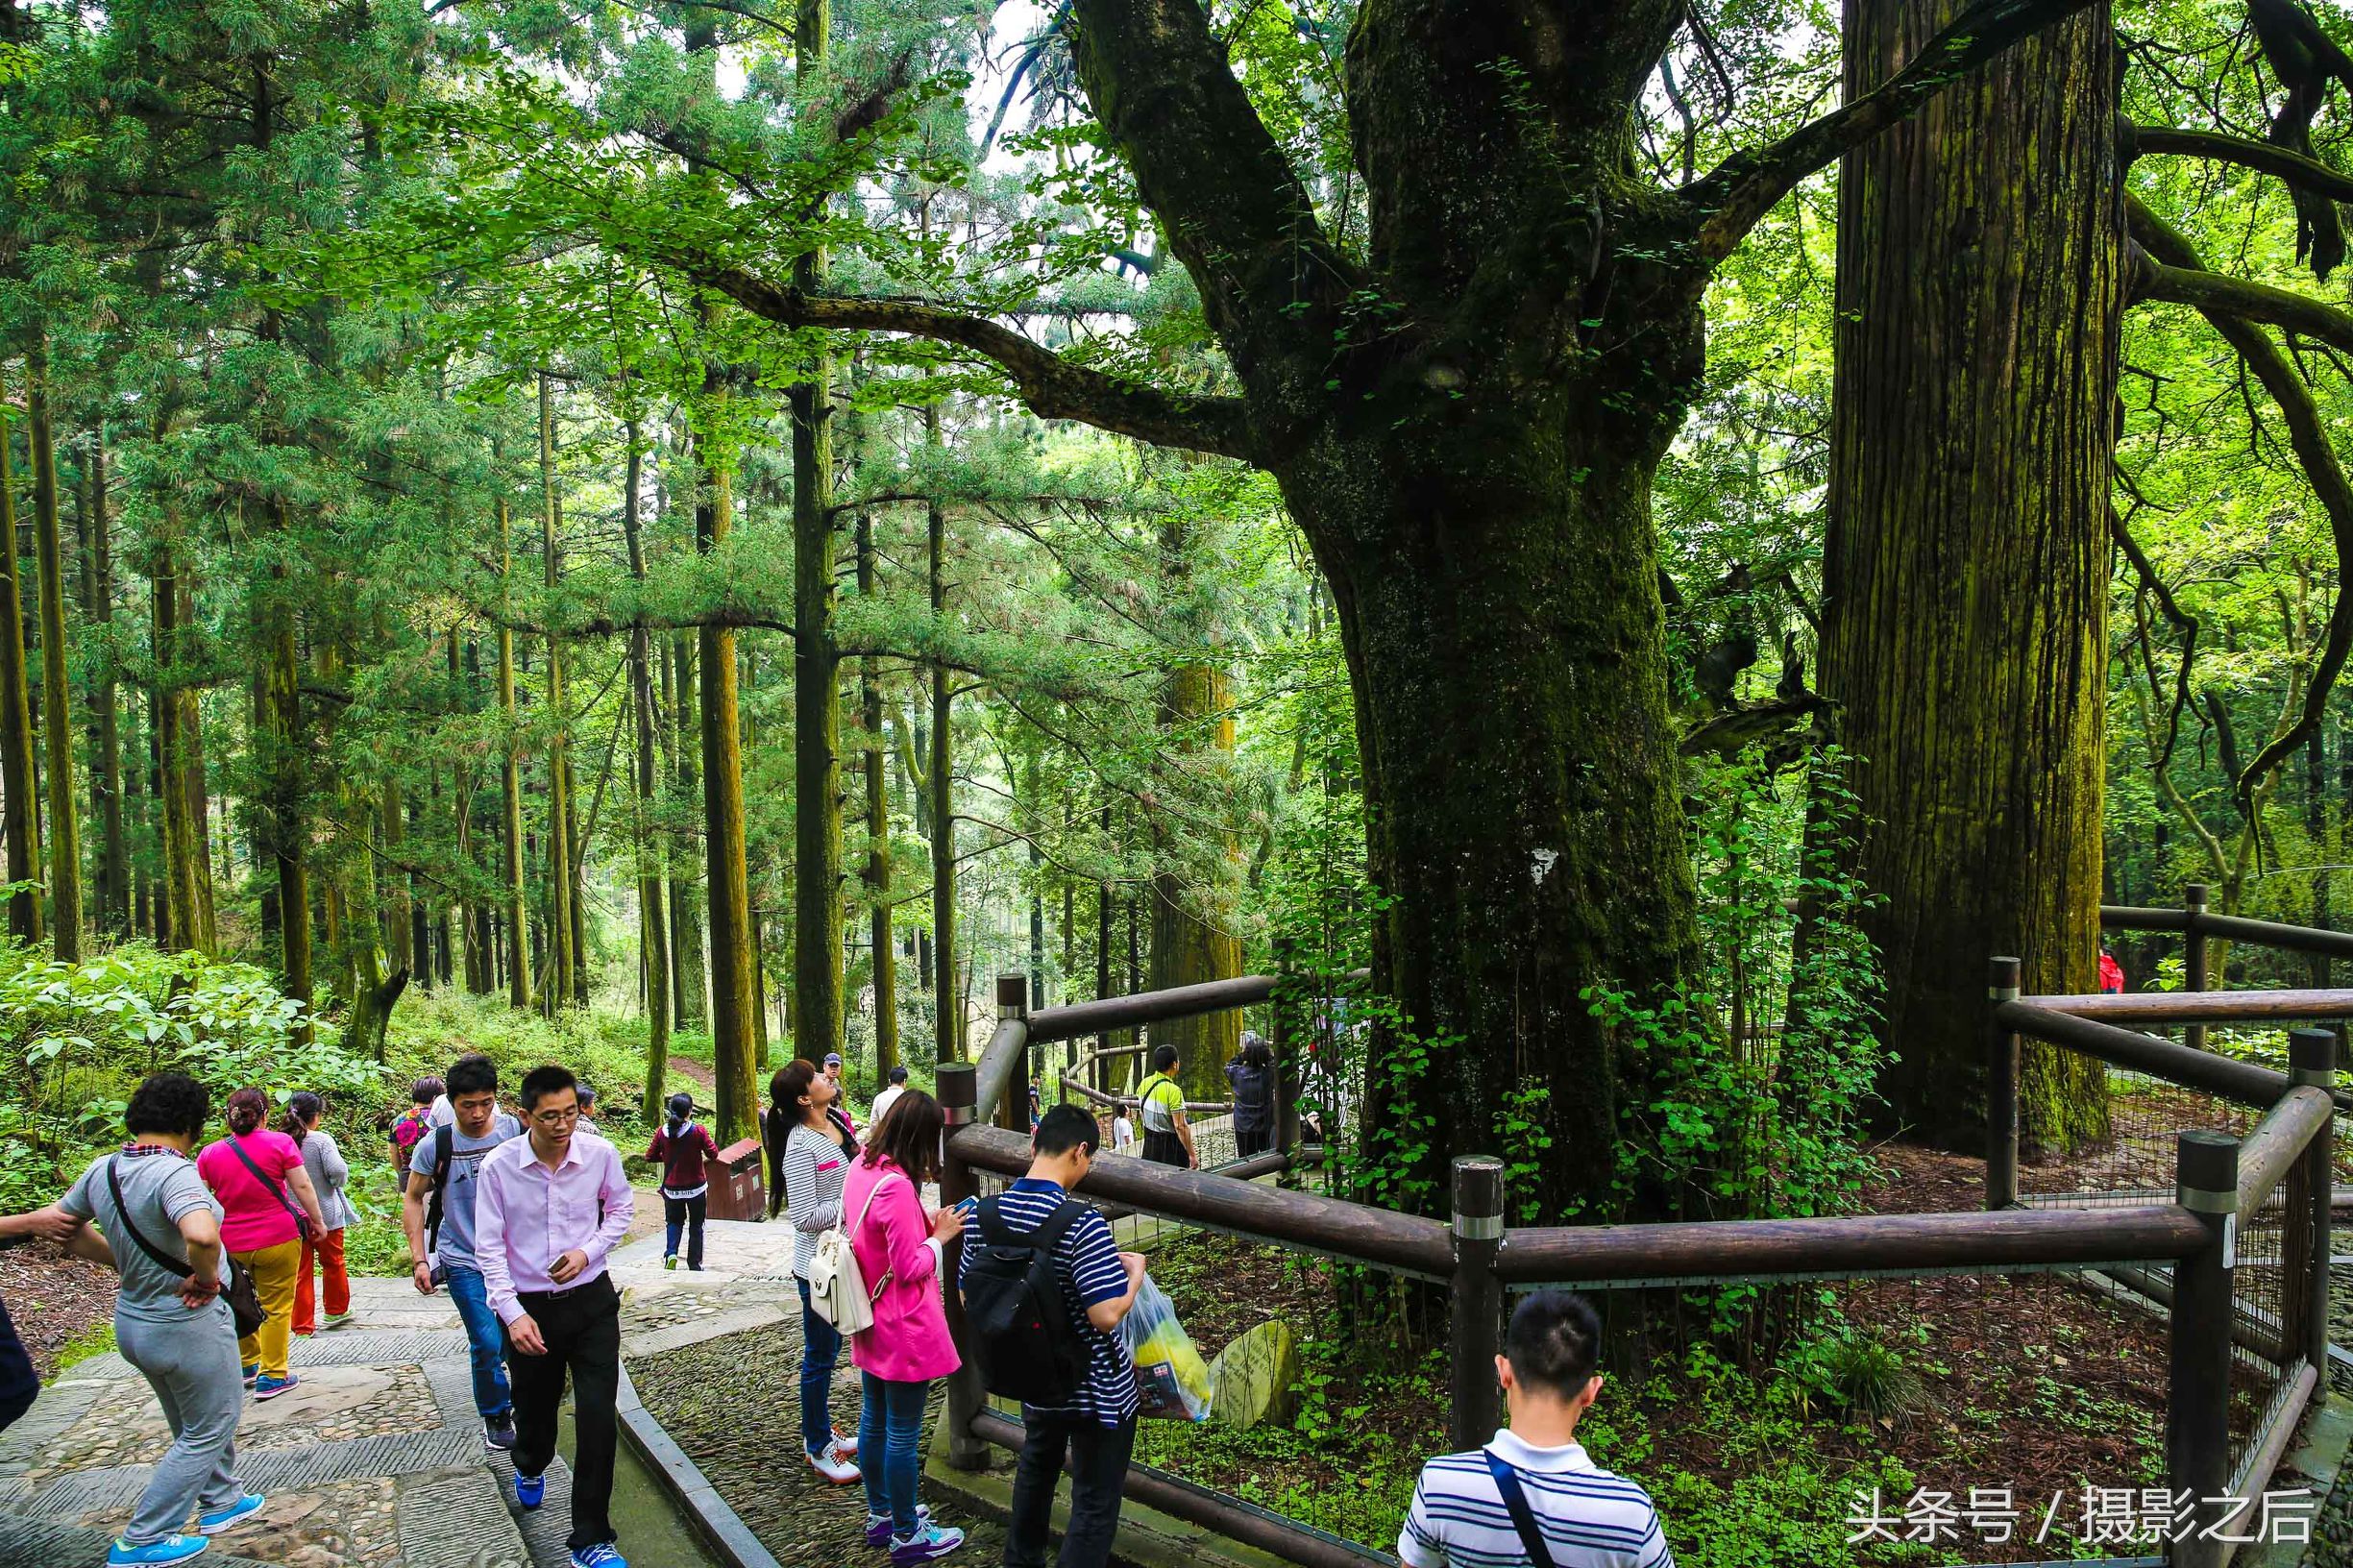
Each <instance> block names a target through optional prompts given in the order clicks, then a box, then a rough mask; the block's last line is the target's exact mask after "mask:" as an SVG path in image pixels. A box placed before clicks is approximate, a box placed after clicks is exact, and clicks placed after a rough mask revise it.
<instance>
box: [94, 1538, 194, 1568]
mask: <svg viewBox="0 0 2353 1568" xmlns="http://www.w3.org/2000/svg"><path fill="white" fill-rule="evenodd" d="M211 1544H212V1543H211V1542H210V1541H208V1540H206V1539H205V1538H204V1537H203V1536H202V1535H166V1536H164V1537H163V1539H161V1540H159V1541H150V1542H148V1543H147V1544H146V1545H145V1546H133V1545H132V1544H131V1543H130V1542H129V1541H125V1540H120V1539H118V1540H116V1541H115V1543H114V1544H113V1545H112V1546H110V1547H109V1548H107V1568H150V1565H151V1564H154V1563H159V1562H185V1561H187V1560H188V1558H190V1557H192V1556H196V1554H197V1553H199V1552H202V1551H203V1550H204V1549H205V1548H206V1547H208V1546H210V1545H211Z"/></svg>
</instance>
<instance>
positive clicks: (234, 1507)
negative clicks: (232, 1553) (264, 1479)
mask: <svg viewBox="0 0 2353 1568" xmlns="http://www.w3.org/2000/svg"><path fill="white" fill-rule="evenodd" d="M268 1501H269V1499H267V1498H265V1497H263V1496H262V1495H261V1494H260V1493H259V1492H247V1493H246V1494H245V1495H244V1496H243V1497H240V1498H238V1499H237V1500H236V1501H235V1502H234V1503H232V1504H230V1505H229V1507H225V1508H221V1509H219V1510H217V1511H215V1512H212V1513H200V1514H198V1515H197V1516H196V1528H197V1530H199V1531H202V1532H203V1533H205V1534H207V1535H218V1534H219V1533H220V1532H221V1531H224V1530H233V1529H235V1528H236V1527H237V1526H238V1525H240V1524H242V1523H244V1522H245V1521H246V1520H247V1519H250V1518H252V1517H253V1516H254V1515H255V1514H257V1513H259V1512H260V1511H261V1505H262V1504H264V1503H266V1502H268Z"/></svg>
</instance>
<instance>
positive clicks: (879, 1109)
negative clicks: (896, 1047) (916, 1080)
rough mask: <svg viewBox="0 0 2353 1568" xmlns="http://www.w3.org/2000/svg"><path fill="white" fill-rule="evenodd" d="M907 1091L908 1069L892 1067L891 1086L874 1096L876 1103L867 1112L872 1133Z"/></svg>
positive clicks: (869, 1128)
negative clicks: (884, 1115)
mask: <svg viewBox="0 0 2353 1568" xmlns="http://www.w3.org/2000/svg"><path fill="white" fill-rule="evenodd" d="M906 1092H907V1069H906V1068H905V1067H893V1068H892V1069H891V1087H890V1088H888V1089H886V1090H883V1091H882V1092H881V1093H879V1094H877V1095H875V1096H874V1104H873V1106H872V1107H871V1108H870V1110H869V1111H868V1112H867V1114H866V1125H867V1128H868V1130H869V1132H870V1133H871V1131H872V1129H874V1128H876V1127H879V1126H881V1125H882V1118H883V1114H884V1113H885V1112H887V1111H889V1110H890V1109H891V1107H893V1106H895V1105H896V1104H897V1103H898V1097H899V1096H900V1095H901V1094H904V1093H906Z"/></svg>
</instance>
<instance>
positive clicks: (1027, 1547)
mask: <svg viewBox="0 0 2353 1568" xmlns="http://www.w3.org/2000/svg"><path fill="white" fill-rule="evenodd" d="M1172 1136H1173V1135H1172ZM1021 1421H1022V1424H1023V1426H1024V1428H1025V1429H1026V1435H1025V1436H1024V1437H1023V1438H1022V1439H1021V1458H1020V1461H1019V1463H1018V1464H1017V1466H1016V1467H1015V1470H1014V1475H1013V1521H1012V1524H1011V1525H1010V1526H1009V1527H1008V1528H1007V1530H1006V1532H1005V1568H1045V1548H1046V1531H1047V1528H1048V1526H1049V1524H1050V1523H1051V1522H1052V1519H1053V1517H1054V1483H1055V1482H1057V1481H1059V1480H1061V1479H1062V1469H1063V1456H1064V1454H1065V1453H1067V1454H1068V1455H1069V1458H1070V1528H1069V1529H1067V1530H1066V1531H1063V1536H1062V1553H1061V1555H1060V1556H1057V1557H1056V1558H1055V1559H1054V1561H1055V1563H1056V1564H1057V1568H1103V1565H1104V1564H1105V1563H1108V1562H1109V1561H1111V1548H1112V1540H1113V1538H1114V1537H1115V1536H1116V1535H1117V1534H1118V1533H1119V1486H1120V1483H1121V1482H1123V1481H1125V1480H1126V1479H1127V1464H1128V1458H1129V1456H1131V1455H1132V1454H1134V1453H1135V1451H1136V1418H1135V1417H1134V1416H1132V1415H1131V1416H1129V1417H1128V1418H1127V1419H1126V1420H1125V1421H1122V1422H1120V1423H1119V1424H1118V1425H1117V1426H1115V1427H1107V1426H1105V1425H1103V1423H1101V1422H1100V1421H1097V1420H1096V1419H1095V1418H1094V1417H1093V1416H1091V1415H1087V1414H1084V1413H1082V1412H1080V1411H1077V1410H1033V1409H1027V1408H1026V1407H1024V1408H1023V1409H1022V1411H1021Z"/></svg>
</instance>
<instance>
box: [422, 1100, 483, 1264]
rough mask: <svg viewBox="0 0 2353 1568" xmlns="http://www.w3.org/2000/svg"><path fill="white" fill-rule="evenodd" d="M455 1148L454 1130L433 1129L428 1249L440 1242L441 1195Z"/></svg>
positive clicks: (446, 1183) (427, 1210)
mask: <svg viewBox="0 0 2353 1568" xmlns="http://www.w3.org/2000/svg"><path fill="white" fill-rule="evenodd" d="M493 1125H494V1126H495V1125H496V1123H493ZM456 1147H457V1129H456V1128H454V1127H436V1128H434V1129H433V1195H432V1200H431V1201H430V1202H429V1203H428V1204H427V1205H426V1206H425V1244H426V1246H428V1247H433V1246H437V1245H439V1244H440V1241H441V1194H442V1192H443V1190H444V1189H445V1188H448V1187H449V1185H450V1161H451V1159H452V1157H453V1153H454V1151H455V1149H456Z"/></svg>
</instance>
